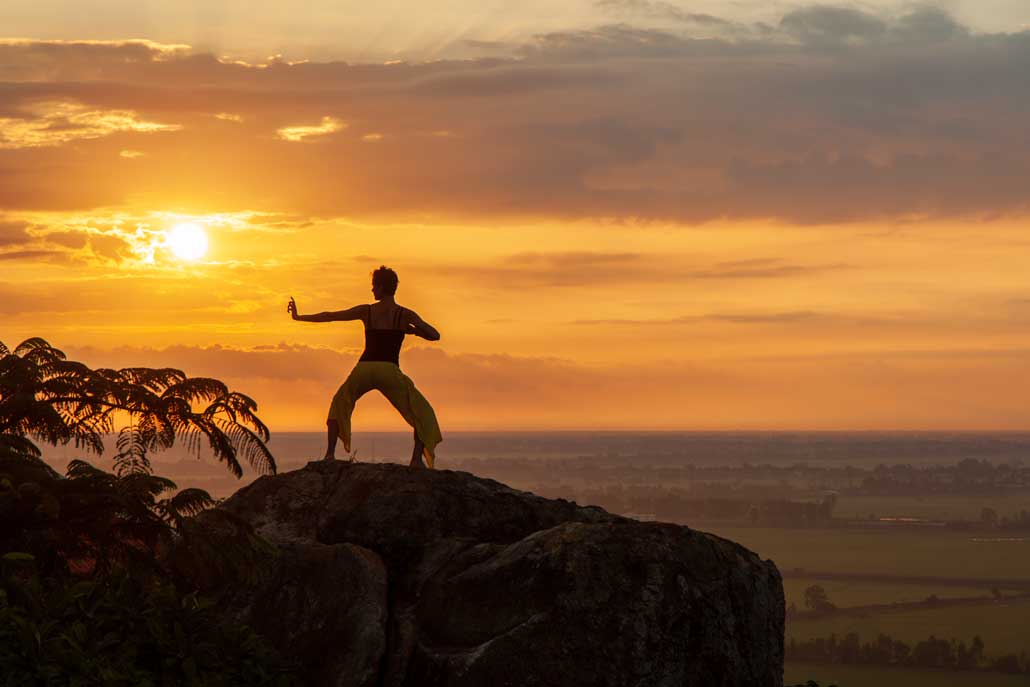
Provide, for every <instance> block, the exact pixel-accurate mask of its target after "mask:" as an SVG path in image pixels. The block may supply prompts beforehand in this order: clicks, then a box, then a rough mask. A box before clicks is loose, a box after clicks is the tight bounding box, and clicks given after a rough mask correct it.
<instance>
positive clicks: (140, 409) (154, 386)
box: [0, 338, 275, 477]
mask: <svg viewBox="0 0 1030 687" xmlns="http://www.w3.org/2000/svg"><path fill="white" fill-rule="evenodd" d="M256 411H257V404H256V403H255V402H254V400H253V399H251V398H249V397H247V396H244V395H243V394H240V393H237V392H235V391H230V390H229V388H228V387H226V385H225V384H223V383H222V382H220V381H218V380H217V379H208V378H204V377H192V378H191V377H187V376H186V374H185V373H183V372H182V371H180V370H174V369H170V368H164V369H151V368H141V367H130V368H124V369H121V370H111V369H96V370H93V369H90V368H89V367H87V366H86V365H84V364H82V363H79V362H75V361H71V360H67V359H66V357H65V354H64V353H63V352H61V351H60V350H58V349H56V348H54V347H53V346H51V345H50V344H49V343H47V342H46V341H44V340H43V339H39V338H34V339H29V340H27V341H24V342H22V343H21V344H20V345H18V346H17V347H16V348H15V349H14V350H13V351H10V350H9V349H7V347H6V346H4V345H3V344H2V343H0V449H2V448H6V449H8V451H9V452H11V453H14V454H16V455H21V456H24V457H29V458H32V457H35V458H38V457H39V450H38V448H36V446H35V445H34V444H32V443H31V442H30V441H29V440H28V439H27V437H29V436H35V437H39V438H40V439H42V440H44V441H46V442H48V443H51V444H59V443H68V442H74V443H75V445H76V446H78V447H82V448H85V449H87V450H89V451H92V452H93V453H96V454H101V453H103V451H104V443H103V440H104V436H105V435H108V434H113V433H115V430H116V421H117V420H118V419H119V418H124V417H127V418H128V422H129V424H128V426H127V427H124V428H122V429H121V430H120V431H119V433H118V434H119V436H118V446H117V448H118V453H117V455H116V456H115V472H116V473H118V474H119V475H123V474H127V473H130V472H134V471H136V472H145V473H149V467H150V464H149V462H148V460H147V453H148V452H151V451H154V450H159V449H162V448H168V447H170V446H172V444H174V443H175V441H176V440H180V441H182V442H184V443H185V444H186V445H187V446H190V447H193V448H197V449H199V448H200V446H201V443H202V441H203V440H205V439H206V440H207V443H208V445H209V446H210V448H211V451H212V453H213V454H214V456H215V458H216V459H217V460H220V461H222V462H223V463H225V465H226V467H228V469H229V470H230V471H231V472H232V473H233V474H234V475H236V476H237V477H239V476H241V475H242V474H243V467H242V466H241V465H240V462H239V459H240V458H241V457H242V458H243V459H244V460H246V461H247V462H248V463H250V465H251V466H252V467H253V468H254V469H256V470H258V471H259V472H262V473H274V472H275V459H274V458H273V457H272V454H271V453H270V452H269V450H268V447H267V446H266V445H265V442H266V441H268V438H269V433H268V428H267V427H266V426H265V425H264V423H263V422H261V420H260V418H258V416H257V412H256Z"/></svg>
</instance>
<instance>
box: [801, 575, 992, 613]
mask: <svg viewBox="0 0 1030 687" xmlns="http://www.w3.org/2000/svg"><path fill="white" fill-rule="evenodd" d="M814 584H817V585H819V586H821V587H822V588H823V589H825V590H826V595H827V596H828V597H829V599H830V602H831V603H833V604H835V605H837V606H841V607H847V606H867V605H870V604H889V603H899V602H911V601H924V600H926V597H928V596H930V595H931V594H934V595H936V596H937V597H938V598H940V599H954V598H963V597H965V598H968V597H978V596H990V591H989V590H987V589H984V588H983V587H952V586H945V585H921V584H895V583H892V582H868V581H866V580H812V579H806V578H788V579H785V580H783V593H784V594H786V596H787V605H788V606H790V604H792V603H793V604H794V605H796V606H797V608H798V610H801V611H803V610H805V589H806V588H808V587H810V586H812V585H814Z"/></svg>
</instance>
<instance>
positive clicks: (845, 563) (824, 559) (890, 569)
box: [710, 527, 1030, 579]
mask: <svg viewBox="0 0 1030 687" xmlns="http://www.w3.org/2000/svg"><path fill="white" fill-rule="evenodd" d="M710 531H712V532H713V533H714V534H717V535H719V536H721V537H726V538H727V539H732V540H733V541H736V542H739V543H740V544H742V545H744V546H746V547H747V548H749V549H751V550H752V551H755V552H756V553H757V554H759V555H760V556H762V557H763V558H771V559H772V560H773V561H774V562H775V563H776V565H777V566H779V568H780V570H794V569H796V568H804V569H806V570H814V571H819V572H835V573H851V574H879V575H906V576H908V575H921V576H940V577H970V578H981V579H1001V578H1019V579H1030V541H1016V542H978V541H975V539H976V535H973V534H970V533H968V532H965V533H963V532H955V531H950V530H942V529H932V528H927V529H921V530H914V529H908V528H905V529H901V528H898V529H889V528H874V529H825V530H820V529H793V530H787V529H775V528H757V527H756V528H747V527H715V528H710Z"/></svg>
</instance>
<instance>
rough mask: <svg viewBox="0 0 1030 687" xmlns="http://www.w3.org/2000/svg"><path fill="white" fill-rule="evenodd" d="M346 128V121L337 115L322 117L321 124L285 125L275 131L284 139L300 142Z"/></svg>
mask: <svg viewBox="0 0 1030 687" xmlns="http://www.w3.org/2000/svg"><path fill="white" fill-rule="evenodd" d="M346 128H347V124H346V122H343V121H341V120H339V119H337V118H336V117H322V122H321V123H320V124H316V125H313V126H310V125H309V126H305V125H298V126H284V127H282V128H281V129H277V130H276V132H275V133H276V135H277V136H279V138H281V139H283V140H284V141H291V142H294V143H298V142H302V141H304V140H306V139H308V138H316V137H318V136H326V135H328V134H332V133H336V132H337V131H342V130H343V129H346Z"/></svg>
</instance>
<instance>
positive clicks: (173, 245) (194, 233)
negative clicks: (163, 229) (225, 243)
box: [167, 223, 207, 260]
mask: <svg viewBox="0 0 1030 687" xmlns="http://www.w3.org/2000/svg"><path fill="white" fill-rule="evenodd" d="M167 243H168V247H169V248H170V249H171V251H172V252H173V253H174V254H175V255H176V257H178V258H180V259H182V260H198V259H200V258H202V257H204V255H205V254H206V253H207V234H205V233H204V230H203V229H201V228H200V226H198V225H196V224H192V223H186V224H178V225H176V226H175V227H174V228H173V229H172V230H171V231H170V232H168V235H167Z"/></svg>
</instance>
